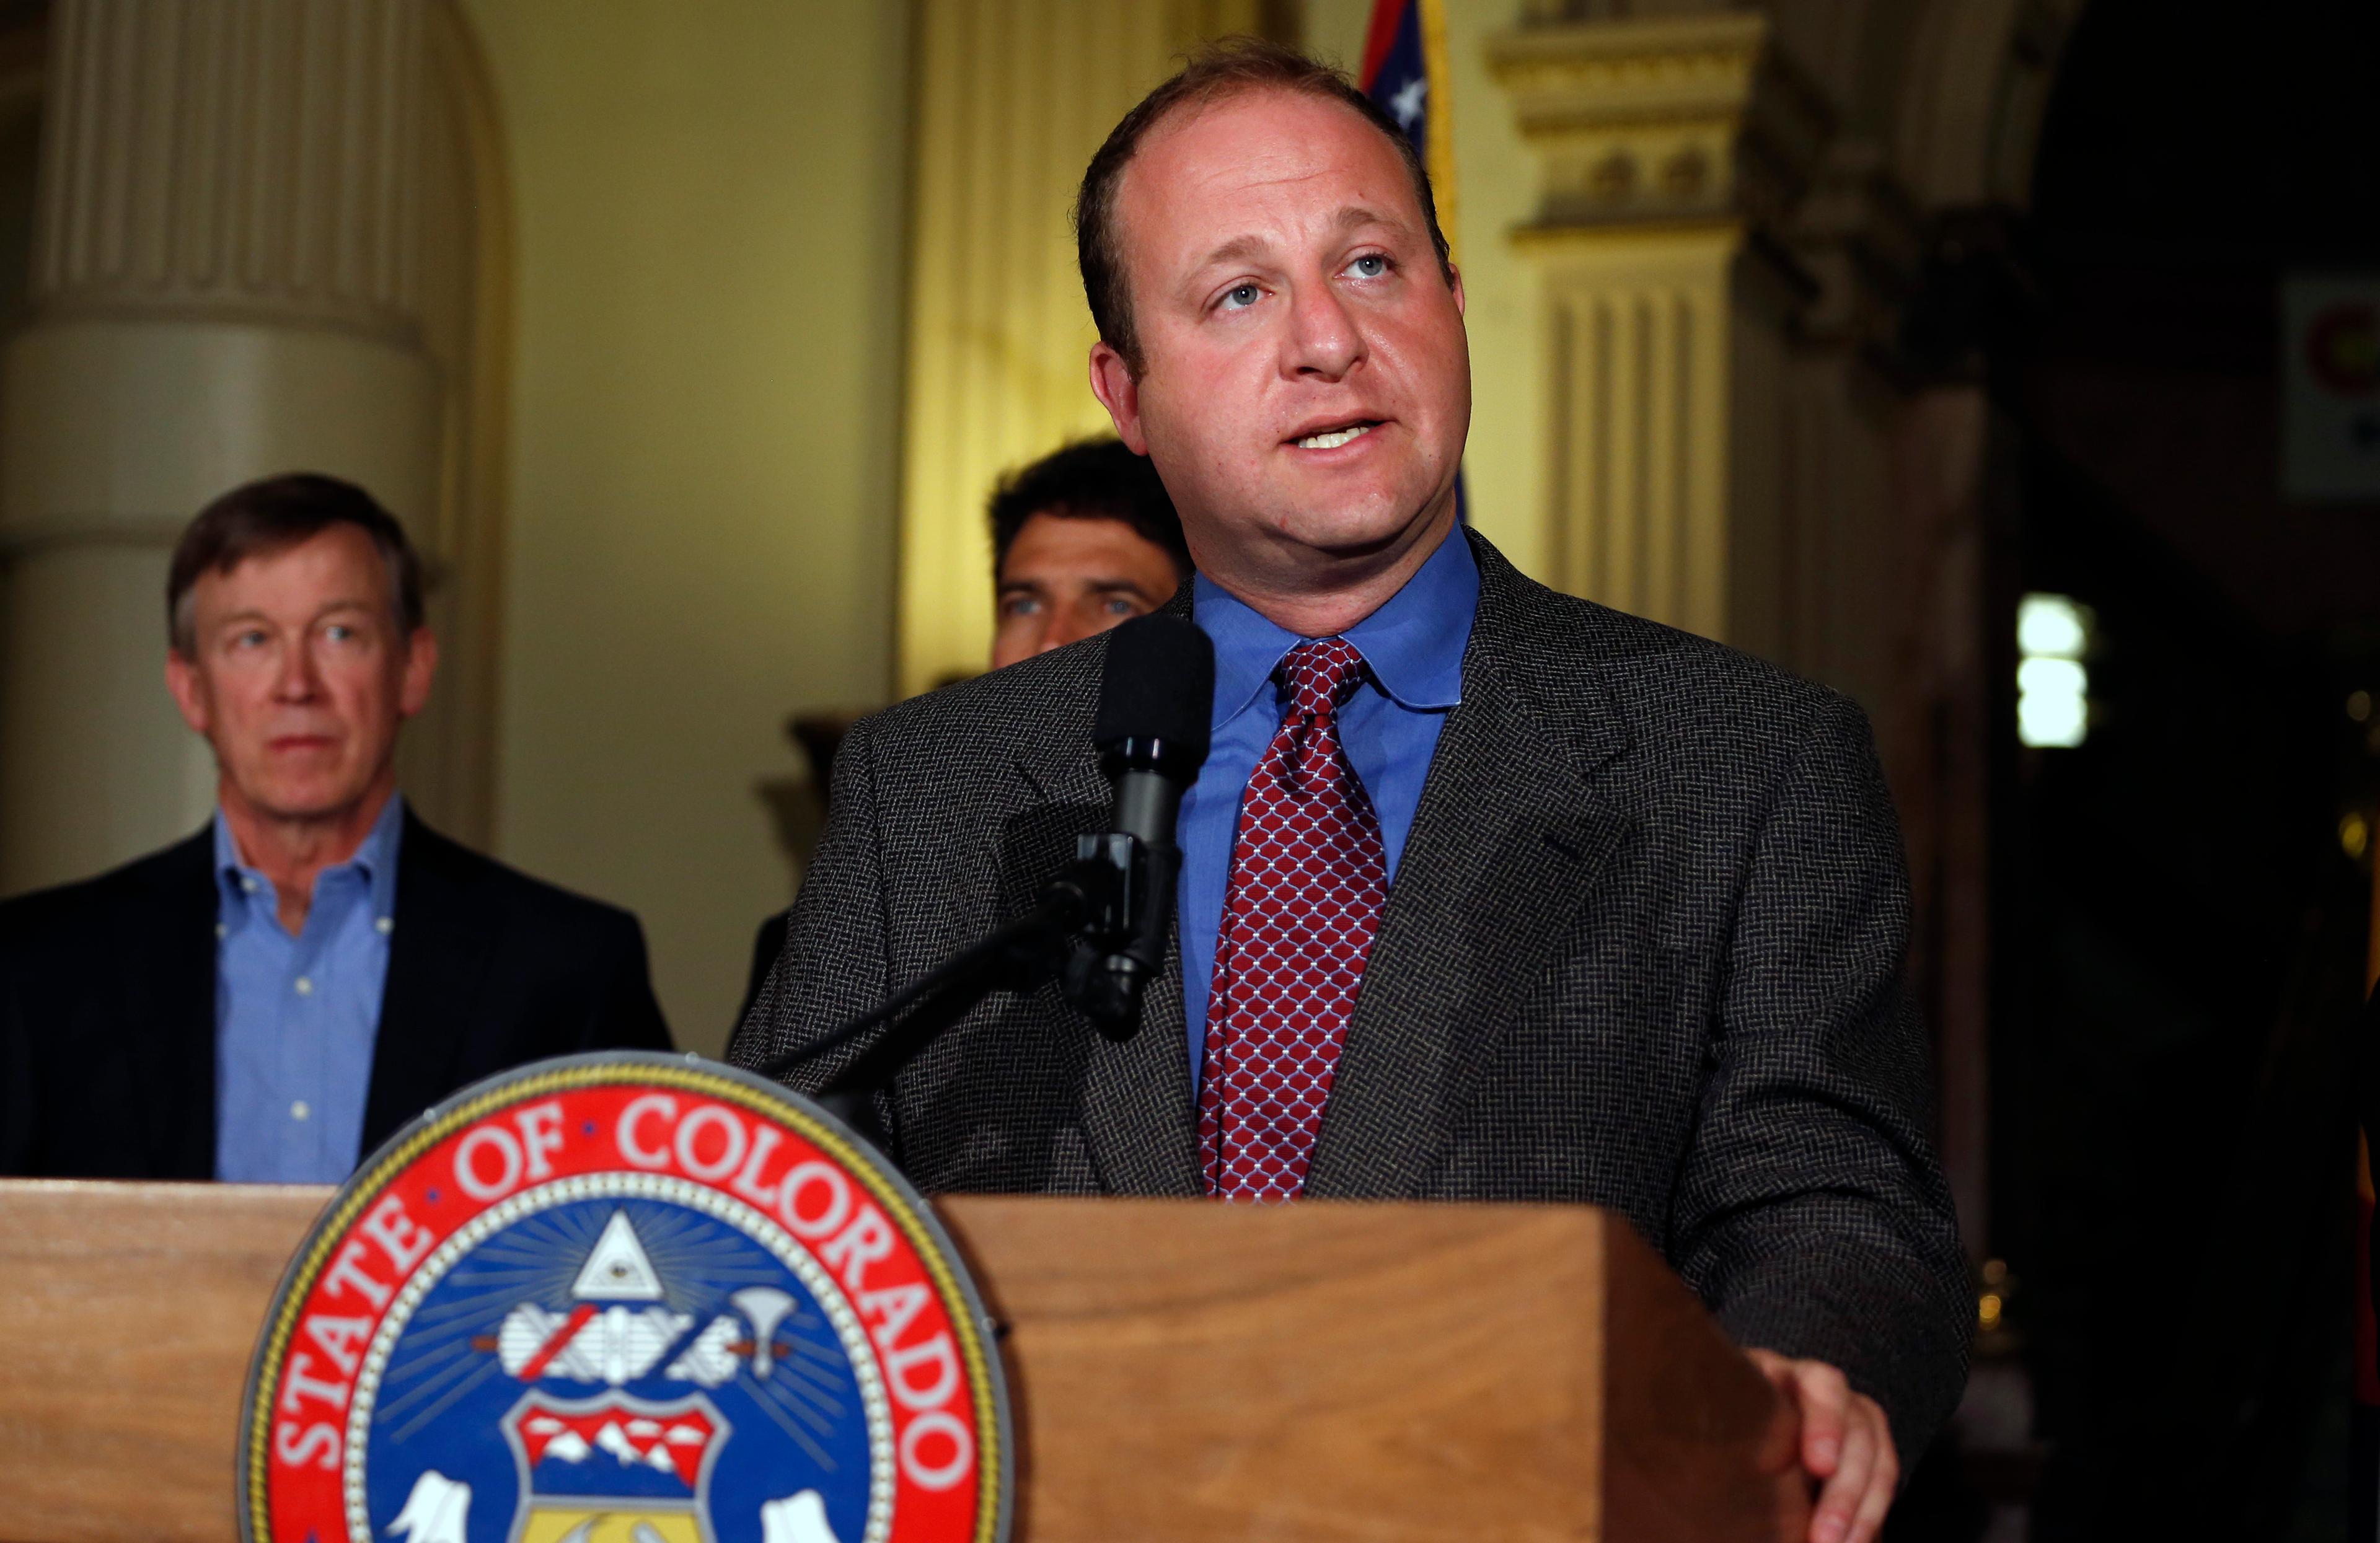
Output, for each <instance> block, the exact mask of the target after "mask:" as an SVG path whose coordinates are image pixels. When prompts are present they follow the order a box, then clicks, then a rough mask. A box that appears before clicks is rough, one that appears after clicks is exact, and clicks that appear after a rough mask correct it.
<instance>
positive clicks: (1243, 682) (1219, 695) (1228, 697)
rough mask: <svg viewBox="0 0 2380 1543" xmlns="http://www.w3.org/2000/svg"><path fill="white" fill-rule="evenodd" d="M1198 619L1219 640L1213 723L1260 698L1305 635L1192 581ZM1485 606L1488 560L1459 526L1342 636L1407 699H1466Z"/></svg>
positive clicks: (1423, 702) (1407, 704) (1399, 698)
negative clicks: (1475, 628) (1470, 649)
mask: <svg viewBox="0 0 2380 1543" xmlns="http://www.w3.org/2000/svg"><path fill="white" fill-rule="evenodd" d="M1191 585H1192V589H1191V609H1190V614H1191V618H1192V619H1193V620H1194V621H1196V623H1197V624H1198V626H1199V627H1200V628H1201V629H1202V630H1203V631H1204V632H1205V633H1206V634H1207V636H1208V638H1211V639H1213V641H1214V644H1215V711H1214V726H1215V727H1217V728H1221V727H1222V726H1223V725H1224V724H1225V723H1230V722H1231V721H1232V720H1233V719H1234V718H1236V717H1238V716H1239V715H1240V714H1241V713H1242V712H1245V711H1247V709H1248V707H1249V706H1250V705H1251V704H1252V703H1254V702H1256V701H1257V699H1259V697H1260V696H1261V694H1262V693H1263V691H1264V690H1265V688H1266V686H1269V684H1270V683H1271V681H1272V672H1273V669H1274V667H1275V666H1276V665H1278V664H1279V663H1280V662H1281V656H1282V655H1283V654H1285V653H1287V652H1289V650H1291V649H1293V648H1295V647H1296V646H1297V645H1298V644H1299V643H1300V642H1301V641H1303V639H1302V638H1299V637H1298V636H1297V634H1295V633H1293V632H1291V631H1290V630H1289V629H1288V628H1286V627H1283V626H1279V625H1278V624H1276V623H1274V622H1272V621H1270V620H1269V619H1267V618H1266V617H1264V616H1263V615H1260V614H1258V613H1257V611H1256V610H1255V609H1254V608H1253V607H1251V606H1249V605H1248V604H1247V603H1246V602H1245V601H1242V600H1240V599H1239V598H1237V597H1236V596H1234V595H1233V594H1232V593H1231V592H1230V591H1229V590H1227V589H1224V588H1223V587H1222V586H1221V585H1220V584H1218V583H1216V582H1215V581H1214V580H1213V579H1211V578H1208V577H1207V576H1206V575H1205V574H1203V573H1202V574H1199V575H1197V576H1196V577H1194V578H1193V579H1192V580H1191ZM1478 610H1479V562H1478V559H1477V558H1475V557H1474V556H1473V555H1472V554H1471V543H1470V541H1467V540H1465V539H1464V538H1463V532H1462V530H1461V529H1459V528H1458V529H1453V530H1451V531H1449V532H1448V533H1447V536H1446V539H1445V540H1444V541H1441V542H1439V548H1438V550H1437V551H1436V552H1434V553H1430V555H1429V560H1428V561H1427V562H1426V563H1424V564H1423V565H1421V566H1420V567H1419V568H1418V569H1416V570H1415V573H1414V576H1413V577H1411V578H1409V579H1407V580H1405V586H1404V588H1403V589H1399V590H1398V591H1397V592H1396V593H1395V594H1393V595H1391V596H1390V597H1389V600H1388V601H1387V603H1386V604H1384V605H1382V606H1381V607H1380V608H1379V609H1378V610H1377V611H1375V612H1373V613H1372V614H1370V615H1368V616H1366V617H1365V618H1364V619H1363V620H1362V621H1360V622H1357V623H1356V624H1355V625H1354V626H1351V627H1349V628H1348V629H1347V630H1346V631H1345V632H1343V633H1342V634H1340V636H1342V637H1343V638H1346V639H1347V641H1348V642H1350V643H1353V644H1354V646H1355V651H1356V652H1358V653H1360V654H1362V655H1363V656H1364V662H1365V663H1366V665H1367V666H1369V668H1370V671H1371V676H1372V679H1373V680H1374V681H1376V682H1378V685H1379V687H1380V689H1381V690H1382V691H1383V692H1385V693H1386V694H1387V695H1388V696H1389V698H1390V699H1391V700H1393V701H1395V702H1396V703H1397V705H1399V706H1400V707H1403V708H1406V709H1408V710H1410V711H1415V712H1436V711H1445V710H1447V709H1449V708H1451V707H1453V706H1455V705H1456V704H1458V703H1459V702H1461V701H1462V700H1463V649H1464V648H1465V646H1467V645H1468V644H1469V642H1470V641H1471V623H1472V619H1473V617H1475V615H1476V614H1478Z"/></svg>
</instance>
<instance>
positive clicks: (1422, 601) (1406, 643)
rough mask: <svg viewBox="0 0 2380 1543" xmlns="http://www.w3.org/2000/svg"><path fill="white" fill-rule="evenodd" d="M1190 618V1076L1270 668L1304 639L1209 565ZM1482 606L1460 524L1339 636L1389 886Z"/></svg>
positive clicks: (1272, 696) (1184, 837)
mask: <svg viewBox="0 0 2380 1543" xmlns="http://www.w3.org/2000/svg"><path fill="white" fill-rule="evenodd" d="M1192 582H1193V584H1194V586H1195V588H1194V589H1193V591H1192V595H1191V613H1190V614H1191V615H1192V617H1193V618H1195V619H1196V622H1197V624H1198V626H1200V627H1201V628H1202V629H1204V631H1205V632H1206V634H1207V636H1208V638H1212V639H1213V640H1214V644H1215V720H1214V733H1215V737H1214V745H1213V747H1212V748H1211V749H1209V750H1208V752H1207V764H1206V765H1205V766H1204V767H1202V768H1200V770H1199V772H1198V781H1197V783H1196V784H1195V785H1194V786H1193V787H1192V788H1191V789H1190V792H1189V794H1188V795H1187V796H1185V797H1184V799H1183V800H1182V817H1181V820H1179V821H1178V823H1177V824H1176V825H1175V827H1174V830H1175V839H1176V840H1177V841H1178V842H1179V843H1180V844H1181V847H1182V878H1181V881H1180V886H1179V890H1178V896H1179V898H1178V913H1179V915H1180V917H1181V929H1182V1005H1183V1010H1184V1015H1185V1016H1186V1018H1187V1019H1188V1028H1189V1036H1190V1085H1191V1087H1192V1088H1193V1089H1196V1087H1197V1086H1198V1078H1199V1076H1200V1075H1201V1074H1202V1072H1203V1070H1204V1063H1205V1061H1206V1053H1207V996H1208V990H1210V989H1211V986H1212V978H1213V976H1214V973H1215V934H1216V931H1217V929H1220V927H1221V925H1222V920H1223V895H1224V892H1225V891H1226V890H1228V889H1229V888H1230V887H1231V879H1232V848H1233V844H1234V843H1235V842H1236V841H1237V840H1238V837H1239V829H1240V799H1241V796H1243V795H1244V794H1245V793H1246V792H1247V789H1248V779H1249V778H1250V777H1252V776H1254V775H1255V774H1256V769H1257V761H1259V760H1261V759H1264V753H1265V747H1266V746H1268V745H1269V744H1271V743H1272V737H1273V735H1275V734H1277V733H1279V732H1280V730H1281V713H1282V712H1283V711H1284V709H1285V704H1284V703H1283V701H1282V699H1281V694H1280V691H1279V688H1278V687H1277V686H1275V685H1274V683H1273V679H1272V672H1273V668H1274V666H1276V665H1278V664H1279V663H1280V662H1281V656H1282V655H1283V654H1286V653H1287V652H1289V650H1291V649H1293V648H1295V647H1296V646H1297V645H1298V643H1300V642H1301V641H1303V640H1304V639H1301V638H1299V637H1298V636H1297V635H1296V634H1295V633H1293V632H1289V631H1287V630H1285V629H1283V628H1281V627H1280V626H1275V625H1274V624H1272V623H1271V622H1269V621H1267V620H1266V619H1265V618H1264V617H1263V616H1261V615H1259V614H1257V613H1256V612H1255V611H1253V610H1251V609H1250V608H1249V607H1248V606H1246V605H1245V604H1244V603H1242V602H1241V601H1238V600H1235V599H1233V597H1232V596H1231V595H1230V594H1228V593H1226V592H1225V591H1224V590H1223V589H1222V587H1221V586H1220V585H1218V584H1216V583H1215V582H1213V581H1212V580H1211V579H1209V578H1208V577H1207V576H1206V575H1205V574H1200V575H1198V576H1197V577H1196V578H1195V579H1194V580H1193V581H1192ZM1478 610H1479V564H1478V561H1477V560H1476V559H1475V558H1474V557H1473V556H1472V555H1471V543H1470V541H1467V540H1465V539H1464V538H1463V532H1462V531H1461V530H1460V529H1456V530H1454V531H1451V532H1450V533H1449V535H1448V536H1447V539H1446V541H1444V543H1443V544H1441V545H1440V546H1439V549H1438V550H1437V551H1436V552H1434V553H1431V554H1430V557H1429V560H1428V561H1427V562H1426V563H1424V564H1423V565H1421V567H1420V569H1419V570H1418V571H1416V572H1415V574H1414V576H1413V577H1411V578H1410V579H1407V580H1406V581H1405V587H1404V588H1403V589H1399V590H1398V591H1397V592H1396V594H1395V595H1393V596H1392V597H1390V600H1389V601H1388V603H1387V604H1385V605H1383V606H1381V607H1380V608H1379V609H1378V611H1375V612H1373V613H1372V614H1370V615H1368V616H1366V617H1365V618H1364V619H1363V620H1362V621H1360V622H1357V623H1356V624H1355V625H1354V626H1351V627H1349V628H1348V629H1347V630H1346V631H1345V632H1343V633H1342V634H1340V636H1341V637H1342V638H1346V640H1347V641H1348V642H1350V643H1353V644H1354V646H1355V651H1356V652H1358V653H1360V654H1362V655H1363V656H1364V663H1365V664H1366V667H1367V668H1366V672H1365V679H1364V684H1363V685H1362V686H1359V687H1358V688H1357V689H1356V692H1355V695H1354V697H1352V698H1350V699H1348V701H1347V704H1346V705H1345V706H1344V707H1342V708H1341V709H1340V710H1339V742H1340V744H1341V745H1342V746H1343V747H1345V748H1346V752H1347V759H1348V761H1349V762H1350V763H1351V764H1352V765H1353V766H1354V769H1355V776H1356V779H1357V780H1358V781H1359V782H1361V783H1362V784H1364V791H1365V792H1366V793H1367V794H1369V795H1370V796H1371V799H1372V808H1373V810H1374V812H1375V813H1377V814H1378V816H1379V820H1380V844H1381V845H1382V847H1383V848H1384V849H1385V850H1384V853H1383V855H1384V856H1385V857H1387V859H1388V877H1389V881H1390V884H1394V883H1395V881H1396V877H1397V859H1398V858H1399V857H1402V856H1403V853H1404V848H1405V835H1406V833H1407V832H1410V831H1411V830H1412V829H1413V819H1414V809H1415V807H1416V806H1417V805H1419V804H1420V802H1421V784H1422V781H1423V779H1424V778H1426V777H1427V776H1428V775H1429V759H1430V757H1431V756H1432V755H1433V754H1435V753H1436V752H1437V750H1438V733H1439V729H1440V728H1442V727H1444V726H1445V723H1446V715H1447V713H1448V712H1449V711H1451V710H1452V709H1453V707H1454V705H1455V704H1456V703H1457V702H1459V701H1461V700H1462V699H1463V649H1464V648H1465V646H1467V645H1468V644H1469V643H1470V641H1471V622H1472V618H1473V617H1474V616H1475V615H1476V614H1477V613H1478Z"/></svg>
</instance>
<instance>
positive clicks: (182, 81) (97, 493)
mask: <svg viewBox="0 0 2380 1543" xmlns="http://www.w3.org/2000/svg"><path fill="white" fill-rule="evenodd" d="M424 3H425V0H58V3H57V4H56V5H55V7H54V9H53V12H52V21H51V26H52V40H51V54H50V66H49V73H48V79H47V83H46V88H45V90H46V100H45V102H44V104H43V115H42V170H41V179H40V187H39V193H38V207H37V211H36V215H35V225H34V251H33V267H32V274H31V290H32V293H31V295H30V319H29V321H28V322H27V324H26V325H25V327H24V328H23V330H22V331H20V332H19V333H18V334H17V335H16V336H15V337H14V338H13V339H11V340H10V341H9V343H8V344H7V346H6V350H5V353H0V573H5V590H4V591H0V893H15V892H18V891H21V890H24V889H28V888H31V887H33V886H36V885H39V884H43V883H50V882H55V881H60V880H64V879H68V878H72V877H75V876H78V875H80V874H85V873H89V872H91V871H94V870H96V869H101V868H103V867H105V866H108V865H109V864H111V863H114V862H117V861H120V860H123V859H125V858H127V857H132V856H134V855H136V854H138V853H140V852H142V851H144V850H147V849H149V848H152V847H154V846H156V845H159V844H163V843H164V842H166V841H168V840H170V839H172V838H173V837H175V836H176V835H178V834H181V833H183V832H187V831H188V830H189V829H190V828H192V827H193V826H194V825H195V824H196V823H197V822H198V820H200V818H201V817H202V815H203V813H204V811H205V809H206V808H207V807H208V805H209V801H210V799H211V796H212V773H211V771H210V767H209V763H208V760H207V752H206V748H205V747H204V746H203V745H202V744H200V742H198V741H197V740H196V739H194V738H193V737H192V736H191V735H189V734H188V732H187V731H186V730H185V729H184V728H183V727H182V725H181V723H180V721H179V719H178V718H177V717H176V714H175V712H174V710H173V707H172V704H171V702H170V700H169V699H167V697H166V694H165V691H164V686H163V685H162V682H161V678H160V667H161V666H160V662H161V659H162V656H163V650H164V576H165V565H166V559H167V554H168V553H169V550H170V547H171V544H172V541H173V539H174V537H175V535H176V533H177V532H178V530H179V529H180V528H181V526H182V525H183V523H184V522H185V521H187V520H188V517H189V516H190V515H191V514H193V513H194V512H195V511H196V510H197V509H198V508H199V507H200V505H201V504H205V503H206V502H207V501H208V500H209V499H211V498H212V497H213V496H214V495H215V494H217V493H219V492H223V491H224V490H225V489H226V488H229V487H231V486H233V485H234V484H236V483H237V482H240V481H243V480H248V479H249V478H253V477H259V476H264V475H268V474H271V473H274V472H280V471H286V470H295V469H308V470H319V471H327V472H331V473H334V474H335V475H338V476H342V477H346V478H349V479H351V480H355V481H358V482H359V483H361V484H362V485H363V486H365V487H367V488H369V489H370V491H371V492H373V493H374V494H375V495H376V496H377V497H379V498H380V499H381V500H382V502H383V503H384V504H387V505H388V506H389V507H390V508H391V509H392V510H393V511H394V512H395V514H396V515H397V516H398V517H399V518H400V519H404V520H406V521H407V522H408V524H412V525H414V526H415V529H416V530H417V533H418V534H419V531H420V530H421V529H422V527H421V523H420V522H423V521H425V520H427V519H428V518H429V517H430V516H431V514H432V512H433V510H434V507H435V504H436V499H437V488H438V477H439V473H440V468H439V455H440V450H439V443H440V440H439V436H440V418H439V384H438V382H437V380H436V378H435V371H433V369H432V367H431V361H430V359H429V358H428V356H427V354H426V353H425V351H424V348H423V344H422V336H421V320H420V308H421V301H420V290H421V276H420V274H419V271H418V270H419V252H420V247H421V242H420V232H419V221H420V207H421V144H422V133H421V128H420V116H421V114H422V111H423V85H424V63H423V44H424V26H423V22H424Z"/></svg>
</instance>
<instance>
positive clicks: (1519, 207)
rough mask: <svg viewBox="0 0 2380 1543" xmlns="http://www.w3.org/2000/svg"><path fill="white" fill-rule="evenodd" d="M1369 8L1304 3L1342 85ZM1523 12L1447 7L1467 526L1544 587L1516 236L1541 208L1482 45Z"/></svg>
mask: <svg viewBox="0 0 2380 1543" xmlns="http://www.w3.org/2000/svg"><path fill="white" fill-rule="evenodd" d="M1371 13H1372V7H1371V5H1370V0H1308V3H1307V6H1306V10H1305V42H1306V45H1307V46H1308V47H1309V48H1310V49H1312V50H1313V51H1314V52H1315V53H1316V54H1318V55H1322V56H1323V57H1325V58H1329V59H1333V60H1335V61H1337V62H1338V63H1339V64H1341V65H1342V66H1343V67H1345V68H1346V69H1347V71H1348V73H1349V74H1351V75H1352V74H1353V73H1354V71H1355V70H1356V69H1357V68H1358V67H1360V66H1361V65H1362V63H1363V58H1364V29H1365V27H1366V24H1367V23H1368V22H1369V20H1370V18H1371ZM1520 17H1521V6H1520V3H1519V0H1446V52H1447V63H1448V66H1449V67H1450V68H1451V70H1452V72H1453V75H1454V79H1453V81H1452V83H1451V88H1450V90H1449V92H1448V94H1449V96H1450V97H1451V103H1452V109H1453V113H1454V181H1455V188H1454V192H1455V199H1456V206H1455V225H1454V228H1451V229H1450V230H1448V232H1447V236H1448V237H1449V238H1450V239H1451V240H1452V241H1453V242H1454V245H1455V254H1454V255H1455V261H1456V262H1457V263H1458V264H1459V265H1460V266H1461V268H1462V270H1463V293H1464V296H1465V298H1466V301H1467V303H1468V307H1469V309H1468V310H1466V311H1465V313H1464V316H1463V322H1464V325H1465V327H1466V329H1467V330H1468V331H1469V333H1470V334H1471V443H1470V447H1469V449H1468V450H1467V451H1466V452H1465V454H1464V456H1463V477H1464V488H1465V491H1466V492H1468V494H1469V495H1470V499H1471V518H1472V523H1473V524H1474V525H1475V526H1476V527H1477V528H1478V529H1479V531H1480V533H1481V534H1483V535H1485V536H1486V537H1487V538H1488V540H1489V541H1494V542H1495V543H1496V544H1497V546H1498V547H1500V548H1501V549H1502V551H1503V553H1504V555H1505V556H1507V557H1510V558H1511V559H1512V561H1513V562H1515V563H1517V564H1519V565H1520V566H1521V567H1522V569H1523V570H1524V572H1527V573H1530V574H1533V575H1536V577H1545V576H1546V571H1547V570H1546V561H1547V550H1546V546H1547V543H1546V532H1545V491H1544V476H1543V466H1542V463H1543V458H1544V457H1543V452H1542V450H1541V448H1540V446H1541V443H1542V441H1543V434H1542V431H1541V428H1540V424H1541V421H1542V414H1543V412H1544V392H1543V390H1542V384H1541V382H1540V379H1539V374H1538V363H1537V359H1538V350H1537V336H1536V305H1537V301H1536V288H1535V287H1534V285H1535V279H1534V277H1533V275H1532V274H1531V273H1530V272H1529V270H1528V269H1527V268H1526V267H1525V266H1524V260H1523V259H1522V257H1521V256H1520V254H1519V253H1518V252H1517V251H1516V250H1514V249H1513V246H1512V239H1511V232H1512V228H1513V227H1514V226H1515V225H1521V224H1523V223H1524V222H1525V221H1526V220H1527V219H1528V218H1529V217H1530V215H1531V213H1533V212H1534V210H1535V208H1536V180H1535V177H1536V173H1535V164H1534V163H1533V162H1532V161H1531V159H1530V157H1529V155H1528V153H1527V151H1526V147H1525V146H1524V145H1523V144H1522V142H1521V136H1520V131H1519V129H1518V128H1515V127H1514V126H1513V121H1512V107H1511V105H1510V99H1509V98H1508V97H1507V95H1506V94H1505V92H1504V91H1503V90H1502V88H1500V87H1499V86H1498V85H1497V84H1496V83H1495V81H1494V80H1492V79H1489V78H1488V62H1487V61H1488V38H1489V37H1490V36H1491V35H1492V34H1494V33H1497V32H1500V31H1504V30H1508V29H1509V28H1511V27H1512V25H1513V24H1514V23H1515V22H1517V21H1518V20H1519V19H1520Z"/></svg>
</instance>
